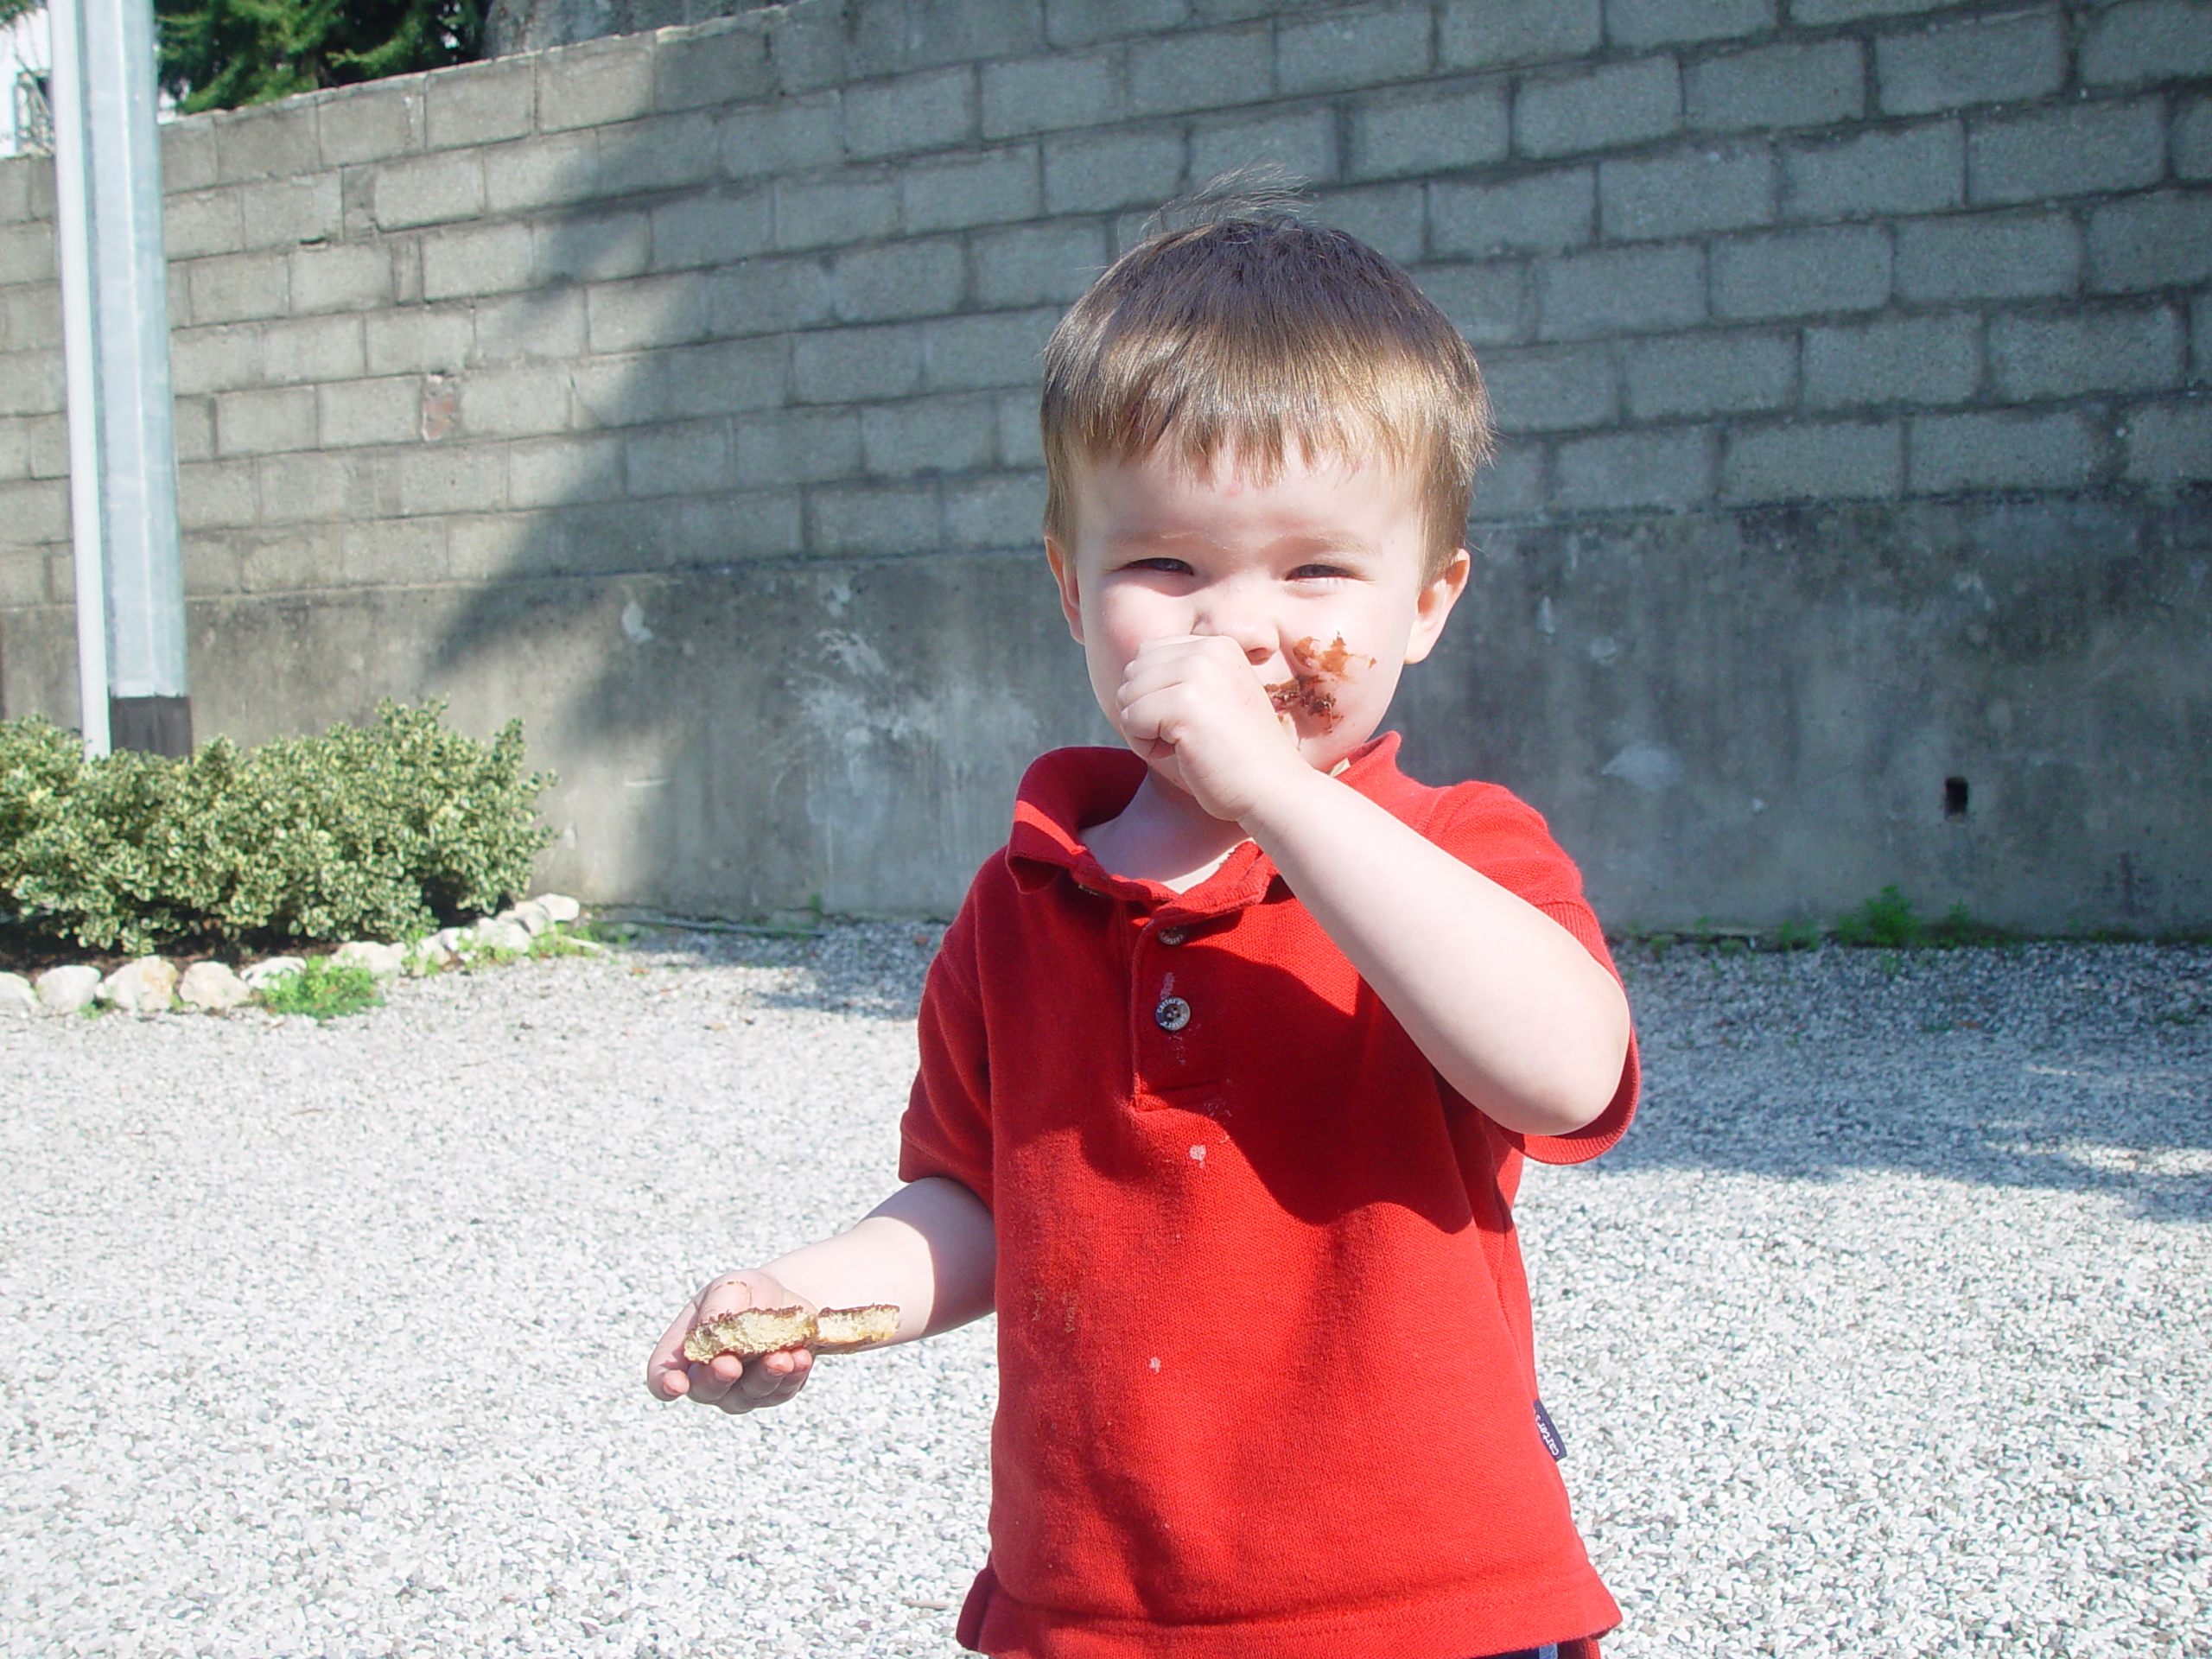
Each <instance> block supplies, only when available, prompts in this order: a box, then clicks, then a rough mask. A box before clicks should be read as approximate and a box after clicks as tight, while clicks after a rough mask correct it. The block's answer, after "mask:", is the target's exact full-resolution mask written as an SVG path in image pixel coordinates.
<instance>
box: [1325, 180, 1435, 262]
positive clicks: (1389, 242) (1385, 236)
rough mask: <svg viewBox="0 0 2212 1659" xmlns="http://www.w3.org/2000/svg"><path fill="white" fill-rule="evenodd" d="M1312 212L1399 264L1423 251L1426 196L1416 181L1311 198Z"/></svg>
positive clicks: (1426, 218) (1424, 248) (1341, 191)
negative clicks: (1312, 199) (1312, 201)
mask: <svg viewBox="0 0 2212 1659" xmlns="http://www.w3.org/2000/svg"><path fill="white" fill-rule="evenodd" d="M1313 213H1314V217H1315V218H1317V219H1319V220H1320V221H1321V223H1323V224H1324V225H1332V226H1335V227H1336V228H1337V229H1338V230H1340V231H1343V232H1346V233H1347V234H1349V235H1352V236H1356V237H1357V238H1359V239H1360V240H1361V241H1363V242H1364V243H1366V244H1367V245H1368V246H1369V247H1370V248H1373V249H1375V250H1376V251H1377V252H1379V253H1381V254H1383V256H1384V257H1388V258H1391V259H1395V260H1396V261H1397V262H1398V263H1399V264H1402V265H1410V264H1414V262H1415V261H1417V260H1418V259H1420V257H1421V255H1422V254H1423V253H1425V252H1427V240H1428V238H1427V228H1428V193H1427V191H1425V190H1423V189H1422V188H1421V184H1420V182H1419V181H1416V180H1412V179H1408V181H1405V182H1404V183H1403V184H1376V185H1370V186H1368V187H1367V188H1365V189H1363V190H1331V191H1328V192H1326V193H1325V194H1322V195H1320V196H1318V197H1316V198H1315V200H1314V203H1313Z"/></svg>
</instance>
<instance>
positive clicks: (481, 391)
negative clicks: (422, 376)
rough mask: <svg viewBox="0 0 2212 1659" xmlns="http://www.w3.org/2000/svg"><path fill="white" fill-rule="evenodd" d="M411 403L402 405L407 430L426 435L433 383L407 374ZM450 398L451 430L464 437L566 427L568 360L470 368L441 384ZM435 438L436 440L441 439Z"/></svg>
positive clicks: (514, 434)
mask: <svg viewBox="0 0 2212 1659" xmlns="http://www.w3.org/2000/svg"><path fill="white" fill-rule="evenodd" d="M410 387H411V391H414V403H411V404H410V410H407V423H410V427H411V429H414V431H411V435H420V438H429V434H431V431H435V425H431V423H429V420H425V414H427V411H429V407H431V404H429V398H431V394H434V387H427V385H423V383H420V380H411V383H410ZM435 390H442V391H445V394H447V396H451V398H454V416H451V429H449V434H447V438H442V440H449V438H451V434H454V431H458V434H460V435H467V438H537V435H544V434H553V431H569V427H570V414H569V365H564V363H557V365H556V363H546V365H537V363H531V365H520V367H506V370H469V372H467V374H462V376H458V378H454V380H447V383H445V385H442V387H435ZM442 440H440V442H442Z"/></svg>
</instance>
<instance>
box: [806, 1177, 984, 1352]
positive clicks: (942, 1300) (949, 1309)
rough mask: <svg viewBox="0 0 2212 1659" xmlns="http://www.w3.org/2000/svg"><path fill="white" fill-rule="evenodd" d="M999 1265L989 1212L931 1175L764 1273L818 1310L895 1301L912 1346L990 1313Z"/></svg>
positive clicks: (903, 1338) (963, 1191)
mask: <svg viewBox="0 0 2212 1659" xmlns="http://www.w3.org/2000/svg"><path fill="white" fill-rule="evenodd" d="M997 1260H998V1249H997V1236H996V1234H995V1231H994V1230H993V1227H992V1223H991V1212H990V1211H988V1210H986V1209H985V1208H984V1207H983V1205H982V1200H980V1199H979V1198H976V1195H975V1194H974V1193H972V1192H969V1190H968V1189H967V1188H966V1187H964V1186H963V1185H960V1184H959V1183H958V1182H957V1181H950V1180H946V1179H942V1178H940V1177H936V1176H931V1177H926V1178H925V1179H921V1180H918V1181H914V1182H911V1183H910V1184H908V1185H906V1186H903V1187H901V1188H899V1191H897V1192H893V1194H892V1195H891V1196H890V1197H889V1198H886V1199H885V1200H884V1201H883V1202H882V1203H881V1204H880V1205H876V1207H875V1208H874V1210H872V1211H869V1212H868V1215H867V1216H866V1217H863V1218H862V1219H861V1220H860V1221H859V1222H857V1223H855V1224H854V1225H853V1226H852V1227H850V1228H849V1229H848V1230H846V1231H844V1232H842V1233H840V1234H838V1235H837V1236H836V1237H835V1238H827V1239H823V1241H822V1242H821V1243H817V1244H808V1245H805V1246H803V1247H802V1248H800V1249H796V1250H792V1251H791V1252H789V1253H788V1254H786V1255H779V1256H778V1257H777V1258H776V1259H775V1260H774V1261H773V1262H769V1263H768V1264H767V1265H766V1267H765V1268H763V1269H762V1271H764V1272H766V1273H767V1274H770V1275H771V1276H772V1277H773V1278H774V1279H775V1280H776V1281H778V1282H779V1283H780V1284H782V1285H783V1286H784V1287H785V1288H786V1289H788V1290H791V1291H792V1292H795V1293H796V1294H798V1295H801V1296H804V1297H805V1298H806V1299H807V1300H809V1301H810V1302H812V1303H813V1304H814V1305H815V1306H817V1307H860V1306H868V1304H870V1303H875V1302H887V1303H890V1304H891V1305H893V1306H896V1307H897V1308H898V1309H899V1340H900V1341H901V1342H910V1341H912V1340H913V1339H914V1338H917V1337H925V1336H933V1335H935V1334H936V1333H937V1332H940V1331H949V1330H950V1329H951V1328H952V1327H953V1326H955V1325H965V1324H967V1323H968V1321H969V1320H970V1319H979V1318H981V1317H982V1315H983V1314H985V1313H989V1312H990V1311H991V1287H992V1274H993V1273H994V1272H995V1269H996V1266H997Z"/></svg>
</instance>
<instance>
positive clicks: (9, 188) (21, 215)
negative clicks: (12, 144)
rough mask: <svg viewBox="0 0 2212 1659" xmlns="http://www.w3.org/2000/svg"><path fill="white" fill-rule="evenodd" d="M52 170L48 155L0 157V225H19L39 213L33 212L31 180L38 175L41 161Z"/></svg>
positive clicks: (46, 168)
mask: <svg viewBox="0 0 2212 1659" xmlns="http://www.w3.org/2000/svg"><path fill="white" fill-rule="evenodd" d="M41 162H45V168H44V170H46V171H48V172H51V171H52V170H53V163H52V162H51V160H50V159H48V158H46V157H38V158H33V157H31V156H6V157H0V225H17V224H21V223H22V221H23V220H25V219H33V218H36V217H38V215H36V214H35V213H32V212H31V181H32V179H33V178H35V177H36V176H37V171H38V169H39V168H40V163H41Z"/></svg>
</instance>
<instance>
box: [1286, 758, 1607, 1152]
mask: <svg viewBox="0 0 2212 1659" xmlns="http://www.w3.org/2000/svg"><path fill="white" fill-rule="evenodd" d="M1309 780H1310V781H1309ZM1243 828H1244V829H1245V832H1246V833H1247V834H1249V836H1252V838H1253V839H1254V840H1255V841H1256V842H1258V843H1259V844H1260V847H1261V849H1262V850H1263V851H1265V852H1266V853H1267V855H1268V857H1269V858H1271V859H1272V860H1274V864H1275V867H1276V868H1278V869H1280V870H1281V872H1282V874H1283V878H1284V880H1287V882H1288V883H1289V884H1290V888H1291V891H1292V892H1293V893H1296V894H1297V895H1298V897H1299V899H1300V902H1302V903H1303V904H1304V905H1305V906H1306V909H1307V910H1309V911H1310V912H1313V918H1314V919H1315V920H1316V921H1317V922H1319V924H1320V925H1321V928H1322V931H1325V933H1327V934H1328V935H1329V937H1330V938H1332V940H1334V941H1335V942H1336V944H1337V946H1338V949H1340V950H1343V951H1344V955H1345V956H1346V957H1350V958H1351V963H1352V965H1353V966H1354V967H1355V968H1357V969H1359V972H1360V976H1361V977H1362V978H1363V979H1365V980H1366V981H1367V982H1368V983H1369V984H1370V985H1371V986H1372V987H1373V988H1375V992H1376V995H1378V996H1380V997H1381V998H1382V999H1383V1003H1384V1004H1385V1006H1387V1007H1389V1010H1390V1011H1391V1013H1393V1014H1395V1015H1396V1016H1397V1018H1398V1020H1399V1023H1400V1024H1402V1025H1403V1026H1404V1027H1406V1030H1407V1033H1408V1035H1409V1036H1411V1037H1412V1038H1413V1039H1414V1043H1415V1044H1416V1045H1417V1046H1419V1047H1420V1049H1421V1052H1422V1053H1424V1054H1425V1055H1427V1057H1428V1059H1429V1062H1430V1064H1432V1065H1434V1066H1435V1067H1436V1069H1437V1071H1439V1072H1440V1074H1442V1076H1443V1077H1444V1079H1445V1081H1446V1082H1447V1083H1449V1084H1451V1085H1452V1087H1453V1088H1454V1089H1456V1090H1459V1092H1460V1093H1461V1094H1462V1095H1464V1096H1466V1098H1467V1099H1468V1100H1469V1101H1470V1102H1471V1103H1473V1104H1474V1105H1475V1106H1477V1107H1478V1108H1479V1109H1481V1110H1482V1111H1484V1112H1485V1113H1487V1114H1488V1115H1489V1116H1491V1117H1492V1118H1493V1119H1495V1120H1496V1121H1497V1122H1499V1123H1502V1124H1503V1125H1504V1126H1505V1127H1506V1128H1510V1129H1513V1130H1516V1131H1517V1132H1519V1133H1522V1134H1526V1135H1566V1134H1571V1133H1572V1132H1573V1131H1574V1130H1576V1129H1579V1128H1582V1127H1583V1126H1584V1125H1585V1124H1586V1123H1588V1122H1591V1121H1592V1119H1594V1118H1596V1117H1597V1116H1599V1114H1600V1113H1601V1112H1603V1111H1604V1110H1605V1107H1606V1105H1607V1103H1609V1102H1610V1101H1611V1098H1612V1096H1613V1092H1614V1090H1615V1089H1616V1088H1617V1087H1618V1084H1619V1082H1620V1073H1621V1064H1622V1061H1623V1059H1624V1058H1625V1055H1626V1052H1627V1045H1628V1034H1629V1015H1628V1001H1627V999H1626V997H1624V995H1622V994H1621V989H1620V987H1619V985H1618V983H1617V982H1615V981H1614V979H1613V977H1612V976H1611V974H1609V973H1607V972H1606V971H1605V969H1604V968H1603V967H1601V966H1600V965H1599V963H1598V962H1597V961H1596V960H1595V959H1594V958H1593V957H1592V956H1591V955H1590V953H1589V952H1588V951H1587V950H1584V949H1583V947H1582V945H1581V944H1580V942H1579V941H1578V940H1576V939H1575V938H1574V936H1573V934H1571V933H1569V932H1568V931H1567V930H1566V929H1565V928H1563V927H1561V926H1560V925H1558V924H1557V923H1556V922H1554V921H1553V920H1552V919H1551V918H1549V917H1548V916H1546V915H1545V914H1544V913H1543V912H1541V911H1539V910H1537V909H1536V908H1535V906H1531V905H1529V904H1528V903H1527V902H1525V901H1524V900H1522V899H1521V898H1519V897H1518V896H1517V895H1516V894H1514V893H1510V892H1509V891H1508V890H1507V889H1505V888H1503V887H1500V886H1498V885H1497V883H1496V882H1494V881H1492V880H1490V879H1489V878H1488V877H1487V876H1484V875H1483V874H1480V873H1479V872H1478V871H1476V870H1473V869H1471V868H1468V867H1467V866H1466V865H1465V864H1463V863H1461V862H1460V861H1459V860H1458V859H1456V858H1454V857H1452V855H1451V854H1449V853H1447V852H1446V851H1445V850H1444V849H1442V848H1440V847H1438V846H1437V845H1435V844H1434V843H1433V842H1430V841H1428V840H1427V839H1426V838H1424V837H1423V836H1421V835H1420V834H1419V833H1418V832H1416V831H1415V830H1414V829H1410V828H1408V826H1407V825H1405V824H1403V823H1400V822H1399V821H1398V820H1397V819H1396V818H1394V817H1391V816H1390V814H1389V812H1387V811H1385V810H1383V808H1382V807H1380V806H1377V805H1376V804H1375V803H1373V802H1372V801H1370V800H1368V799H1367V798H1365V797H1363V796H1362V795H1360V794H1359V793H1358V792H1357V791H1354V790H1352V789H1350V788H1348V787H1346V786H1345V785H1343V784H1341V783H1338V781H1336V780H1335V779H1332V778H1329V777H1326V776H1325V775H1323V774H1322V773H1320V772H1308V773H1306V779H1305V780H1301V781H1300V782H1299V783H1298V785H1296V786H1295V787H1294V788H1289V789H1286V790H1284V791H1280V792H1279V793H1277V794H1275V795H1274V796H1273V797H1271V798H1269V799H1268V801H1266V802H1264V803H1262V805H1261V806H1260V808H1259V809H1258V810H1255V811H1254V812H1252V813H1251V814H1249V815H1248V817H1246V818H1245V820H1244V822H1243Z"/></svg>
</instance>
